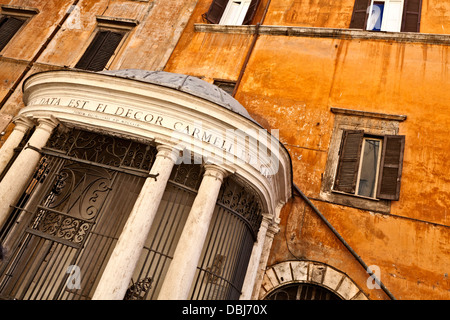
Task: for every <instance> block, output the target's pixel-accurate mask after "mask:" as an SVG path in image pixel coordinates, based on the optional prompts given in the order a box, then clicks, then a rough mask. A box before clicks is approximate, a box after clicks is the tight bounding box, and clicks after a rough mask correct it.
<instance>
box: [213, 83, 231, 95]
mask: <svg viewBox="0 0 450 320" xmlns="http://www.w3.org/2000/svg"><path fill="white" fill-rule="evenodd" d="M214 84H215V85H216V86H218V87H219V88H220V89H222V90H223V91H225V92H226V93H228V94H229V95H233V91H234V87H235V86H236V82H235V81H228V80H214Z"/></svg>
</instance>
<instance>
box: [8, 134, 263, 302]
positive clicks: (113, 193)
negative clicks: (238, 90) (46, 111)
mask: <svg viewBox="0 0 450 320" xmlns="http://www.w3.org/2000/svg"><path fill="white" fill-rule="evenodd" d="M42 153H43V157H42V159H41V162H40V164H39V166H38V168H37V169H36V172H35V174H34V176H33V178H32V179H31V181H30V183H29V186H28V187H27V189H26V190H25V191H24V193H23V195H22V197H21V198H20V200H19V201H18V202H17V204H16V205H15V207H14V210H13V212H12V214H11V215H10V218H9V220H8V223H7V224H6V226H5V227H4V228H3V229H2V231H1V232H0V243H1V244H2V246H4V247H6V248H7V249H8V251H7V255H6V258H5V259H3V260H2V261H1V262H0V298H11V299H90V298H91V297H92V296H93V293H94V290H95V288H96V284H97V283H98V281H99V278H100V275H101V274H102V272H103V270H104V268H105V266H106V263H107V261H108V259H109V257H110V255H111V253H112V250H113V249H114V246H115V244H116V242H117V239H118V237H119V235H120V232H121V230H122V228H123V226H124V224H125V222H126V220H127V218H128V215H129V213H130V211H131V209H132V207H133V205H134V202H135V201H136V199H137V196H138V194H139V192H140V189H141V187H142V185H143V183H144V181H145V178H146V177H148V171H149V170H150V168H151V165H152V163H153V161H154V159H155V156H156V148H154V147H153V146H151V145H147V144H142V143H138V142H135V141H128V140H125V139H121V138H117V137H111V136H103V135H99V134H95V133H92V132H85V131H81V130H76V129H70V130H67V131H61V130H60V131H56V132H55V133H54V134H53V135H52V137H51V139H50V140H49V143H48V144H47V146H46V147H45V148H43V150H42ZM202 178H203V168H202V166H201V165H188V164H180V165H177V166H175V168H174V170H173V171H172V173H171V177H170V179H169V182H168V185H167V187H166V190H165V193H164V195H163V199H162V201H161V204H160V206H159V209H158V212H157V214H156V216H155V219H154V222H153V224H152V227H151V230H150V232H149V235H148V238H147V241H146V243H145V245H144V248H143V250H142V254H141V257H140V260H139V262H138V265H137V267H136V269H135V272H134V275H133V278H132V280H131V282H130V286H129V289H128V291H127V294H126V296H125V299H139V300H141V299H155V298H156V297H157V296H158V293H159V290H160V288H161V284H162V281H163V280H164V276H165V274H166V272H167V269H168V267H169V265H170V262H171V261H172V257H173V253H174V251H175V248H176V245H177V242H178V239H179V236H180V234H181V232H182V229H183V227H184V224H185V221H186V219H187V216H188V214H189V211H190V209H191V207H192V204H193V202H194V199H195V196H196V194H197V190H198V188H199V186H200V183H201V180H202ZM260 222H261V207H260V202H259V198H258V196H257V195H256V194H255V193H254V192H252V190H251V189H250V188H248V187H244V186H243V185H242V184H241V183H239V182H237V181H236V180H234V179H231V178H229V179H226V181H225V183H224V184H223V186H222V189H221V191H220V194H219V198H218V201H217V205H216V208H215V212H214V216H213V220H212V223H211V227H210V230H209V231H208V235H207V241H206V243H205V245H204V248H203V253H202V257H201V261H200V264H199V266H198V270H197V276H196V280H195V282H194V284H193V287H192V295H191V298H192V299H238V298H239V295H240V290H241V287H242V283H243V280H244V276H245V272H246V269H247V264H248V260H249V257H250V254H251V250H252V248H253V243H254V241H255V239H256V234H257V232H258V229H259V225H260ZM74 270H75V271H76V270H79V274H78V276H80V277H79V278H78V279H76V278H74V276H77V273H76V272H75V273H74V272H73V271H74ZM75 280H76V281H75Z"/></svg>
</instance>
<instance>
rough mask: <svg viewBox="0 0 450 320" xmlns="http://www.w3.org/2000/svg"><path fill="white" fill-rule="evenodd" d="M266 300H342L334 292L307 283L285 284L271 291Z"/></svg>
mask: <svg viewBox="0 0 450 320" xmlns="http://www.w3.org/2000/svg"><path fill="white" fill-rule="evenodd" d="M266 300H341V298H340V297H339V296H338V295H337V294H335V293H334V292H332V291H330V290H328V289H326V288H323V287H320V286H317V285H313V284H307V283H296V284H290V285H286V286H283V287H281V288H279V289H277V290H275V291H274V292H272V293H270V294H269V295H268V296H267V297H266Z"/></svg>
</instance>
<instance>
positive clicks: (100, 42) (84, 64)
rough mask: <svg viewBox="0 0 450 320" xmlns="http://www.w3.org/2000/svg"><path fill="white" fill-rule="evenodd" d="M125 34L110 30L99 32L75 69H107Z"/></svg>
mask: <svg viewBox="0 0 450 320" xmlns="http://www.w3.org/2000/svg"><path fill="white" fill-rule="evenodd" d="M123 36H124V34H123V33H120V32H113V31H109V30H101V31H99V32H97V34H96V35H95V37H94V40H93V41H92V42H91V44H90V45H89V47H88V48H87V50H86V52H85V53H84V54H83V56H82V57H81V59H80V61H79V62H78V63H77V65H76V66H75V68H79V69H84V70H90V71H101V70H103V69H104V68H105V66H106V64H107V63H108V61H109V59H110V58H111V56H112V55H113V54H114V52H115V51H116V49H117V47H118V46H119V44H120V41H122V38H123Z"/></svg>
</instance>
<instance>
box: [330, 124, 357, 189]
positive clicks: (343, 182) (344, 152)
mask: <svg viewBox="0 0 450 320" xmlns="http://www.w3.org/2000/svg"><path fill="white" fill-rule="evenodd" d="M363 137H364V131H361V130H345V131H344V132H343V133H342V141H341V149H340V151H339V163H338V168H337V174H336V181H335V185H334V190H337V191H342V192H347V193H355V188H356V179H357V176H358V169H359V161H360V158H361V147H362V141H363Z"/></svg>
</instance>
